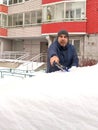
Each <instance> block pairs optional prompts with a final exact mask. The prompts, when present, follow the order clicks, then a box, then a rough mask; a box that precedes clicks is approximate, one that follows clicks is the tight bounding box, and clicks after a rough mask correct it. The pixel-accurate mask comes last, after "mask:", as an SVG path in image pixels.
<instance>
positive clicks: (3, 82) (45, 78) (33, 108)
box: [0, 64, 98, 130]
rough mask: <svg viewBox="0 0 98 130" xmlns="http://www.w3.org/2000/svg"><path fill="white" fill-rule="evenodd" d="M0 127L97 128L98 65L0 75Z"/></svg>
mask: <svg viewBox="0 0 98 130" xmlns="http://www.w3.org/2000/svg"><path fill="white" fill-rule="evenodd" d="M0 130H98V64H96V65H93V66H90V67H89V66H88V67H78V68H76V69H74V70H72V71H70V72H61V71H58V72H54V73H49V74H47V73H44V72H39V73H38V74H37V75H35V76H33V77H30V78H25V79H22V78H16V77H13V76H11V77H10V76H8V77H5V78H1V79H0Z"/></svg>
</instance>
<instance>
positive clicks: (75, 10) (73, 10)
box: [65, 2, 86, 21]
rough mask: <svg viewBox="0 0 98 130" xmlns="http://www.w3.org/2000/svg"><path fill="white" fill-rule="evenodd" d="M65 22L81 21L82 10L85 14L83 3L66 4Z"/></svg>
mask: <svg viewBox="0 0 98 130" xmlns="http://www.w3.org/2000/svg"><path fill="white" fill-rule="evenodd" d="M65 10H66V15H65V18H66V20H69V21H70V20H81V15H82V10H83V11H84V12H85V10H86V7H85V2H72V3H71V2H68V3H66V9H65Z"/></svg>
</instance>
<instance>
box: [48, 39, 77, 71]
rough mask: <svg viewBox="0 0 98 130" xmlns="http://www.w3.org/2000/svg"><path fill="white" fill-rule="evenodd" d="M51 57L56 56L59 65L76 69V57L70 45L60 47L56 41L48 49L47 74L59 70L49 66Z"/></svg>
mask: <svg viewBox="0 0 98 130" xmlns="http://www.w3.org/2000/svg"><path fill="white" fill-rule="evenodd" d="M52 56H58V57H59V60H60V64H61V65H63V66H65V67H68V68H71V67H72V66H76V67H78V56H77V53H76V50H75V48H74V46H73V45H72V44H69V43H68V44H67V45H66V46H65V47H62V46H61V45H60V44H59V43H58V41H57V40H56V41H55V42H54V43H52V44H51V45H50V47H49V48H48V57H47V73H50V72H54V71H58V70H59V69H58V68H57V67H56V66H51V64H50V58H51V57H52Z"/></svg>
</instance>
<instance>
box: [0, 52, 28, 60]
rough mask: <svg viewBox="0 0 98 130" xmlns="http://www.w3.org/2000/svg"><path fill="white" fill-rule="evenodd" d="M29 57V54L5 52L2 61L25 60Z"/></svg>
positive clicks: (0, 55) (1, 56)
mask: <svg viewBox="0 0 98 130" xmlns="http://www.w3.org/2000/svg"><path fill="white" fill-rule="evenodd" d="M28 56H29V53H27V52H21V51H4V52H3V53H2V54H0V58H1V59H17V60H18V59H21V60H22V59H25V58H27V57H28Z"/></svg>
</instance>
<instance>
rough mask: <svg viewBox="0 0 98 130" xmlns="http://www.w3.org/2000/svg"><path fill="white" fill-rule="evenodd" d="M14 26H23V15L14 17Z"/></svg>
mask: <svg viewBox="0 0 98 130" xmlns="http://www.w3.org/2000/svg"><path fill="white" fill-rule="evenodd" d="M12 18H13V19H12V21H13V26H22V25H23V14H22V13H20V14H14V15H13V17H12Z"/></svg>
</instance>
